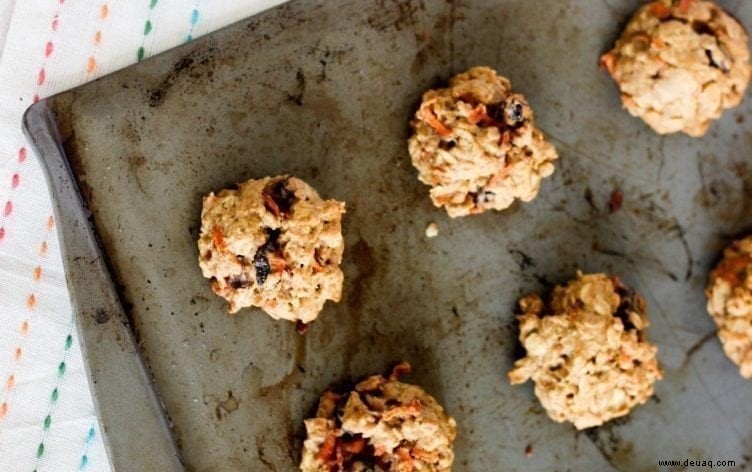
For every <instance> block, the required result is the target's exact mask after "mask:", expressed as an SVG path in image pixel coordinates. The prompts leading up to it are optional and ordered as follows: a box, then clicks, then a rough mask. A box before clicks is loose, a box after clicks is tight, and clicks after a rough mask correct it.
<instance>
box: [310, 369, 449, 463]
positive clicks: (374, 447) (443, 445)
mask: <svg viewBox="0 0 752 472" xmlns="http://www.w3.org/2000/svg"><path fill="white" fill-rule="evenodd" d="M409 371H410V364H408V363H406V362H403V363H401V364H398V365H397V366H396V367H395V368H394V369H393V370H392V373H391V374H390V375H389V376H388V377H384V376H382V375H374V376H371V377H368V378H366V379H365V380H363V381H361V382H360V383H358V384H357V385H356V386H355V388H354V389H353V390H351V391H349V392H326V393H324V395H323V396H322V397H321V400H320V401H319V406H318V411H317V412H316V417H315V418H309V419H307V420H305V428H306V432H307V437H306V440H305V442H304V443H303V459H302V461H301V463H300V470H302V471H303V472H335V471H348V472H350V471H352V472H366V471H372V472H411V471H415V472H418V471H423V472H449V471H451V470H452V462H453V460H454V452H453V450H452V443H453V442H454V439H455V437H456V435H457V426H456V423H455V421H454V419H453V418H451V417H450V416H448V415H447V414H446V413H445V412H444V409H443V408H442V407H441V405H439V403H438V402H437V401H436V400H435V399H434V398H433V397H432V396H430V395H429V394H427V393H426V392H425V391H424V390H423V389H422V388H420V387H418V386H416V385H411V384H407V383H403V382H400V381H399V380H398V377H399V375H400V374H403V373H407V372H409Z"/></svg>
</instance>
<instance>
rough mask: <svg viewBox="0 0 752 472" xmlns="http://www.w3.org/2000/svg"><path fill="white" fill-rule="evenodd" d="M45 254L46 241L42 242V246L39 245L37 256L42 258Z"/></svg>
mask: <svg viewBox="0 0 752 472" xmlns="http://www.w3.org/2000/svg"><path fill="white" fill-rule="evenodd" d="M45 254H47V241H43V242H42V244H40V245H39V255H40V256H44V255H45Z"/></svg>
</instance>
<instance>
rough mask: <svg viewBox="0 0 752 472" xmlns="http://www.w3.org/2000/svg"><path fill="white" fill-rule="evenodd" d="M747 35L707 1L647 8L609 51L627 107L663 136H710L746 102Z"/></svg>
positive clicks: (668, 1)
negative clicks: (727, 114) (712, 126)
mask: <svg viewBox="0 0 752 472" xmlns="http://www.w3.org/2000/svg"><path fill="white" fill-rule="evenodd" d="M747 41H748V40H747V33H746V32H745V30H744V28H743V27H742V26H741V25H740V24H739V22H738V21H736V19H734V18H733V17H732V16H731V15H729V14H728V13H727V12H725V11H724V10H723V9H721V8H720V7H718V6H717V5H715V4H714V3H713V2H710V1H705V0H659V1H654V2H650V3H648V4H646V5H644V6H643V7H641V8H640V9H639V10H637V12H636V13H635V15H634V17H633V18H632V19H631V21H630V22H629V24H627V26H626V28H625V29H624V31H623V33H622V34H621V37H620V38H619V39H618V40H617V42H616V45H615V46H614V48H613V49H612V50H611V51H610V52H608V53H606V54H605V55H603V57H602V58H601V65H602V66H603V67H604V68H605V69H606V70H608V72H609V73H610V74H611V76H612V77H613V79H614V81H615V82H616V84H617V85H618V87H619V89H620V91H621V100H622V104H623V105H624V107H625V108H626V109H627V111H629V113H631V114H632V115H634V116H636V117H639V118H642V119H643V120H644V121H645V122H646V123H647V124H648V125H649V126H650V127H651V128H653V129H654V130H655V131H656V132H657V133H659V134H668V133H676V132H679V131H681V132H684V133H686V134H688V135H689V136H694V137H699V136H703V135H704V134H705V132H706V131H707V130H708V127H709V126H710V124H711V122H712V121H713V120H716V119H718V118H720V116H721V114H722V113H723V111H724V110H725V109H727V108H732V107H735V106H737V105H739V103H741V101H742V99H743V97H744V93H745V90H746V89H747V85H748V84H749V80H750V64H749V48H748V46H747Z"/></svg>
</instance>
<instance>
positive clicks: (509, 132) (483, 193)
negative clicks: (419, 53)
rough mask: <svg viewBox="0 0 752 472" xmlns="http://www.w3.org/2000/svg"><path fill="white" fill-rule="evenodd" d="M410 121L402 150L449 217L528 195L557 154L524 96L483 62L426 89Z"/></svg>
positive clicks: (532, 193)
mask: <svg viewBox="0 0 752 472" xmlns="http://www.w3.org/2000/svg"><path fill="white" fill-rule="evenodd" d="M412 127H413V130H414V133H413V135H412V136H411V137H410V139H409V141H408V150H409V152H410V157H411V159H412V163H413V165H414V166H415V168H416V169H418V178H419V179H420V181H421V182H423V183H425V184H427V185H430V186H431V191H430V196H431V200H432V201H433V204H434V205H435V206H437V207H444V209H445V210H446V211H447V213H448V214H449V216H451V217H457V216H465V215H470V214H476V213H482V212H484V211H486V210H503V209H505V208H507V207H509V206H510V205H511V204H512V203H513V202H514V200H515V199H520V200H522V201H530V200H532V199H533V198H535V196H536V195H537V194H538V190H539V188H540V183H541V180H542V179H543V178H545V177H548V176H549V175H551V174H552V173H553V171H554V165H553V161H555V160H556V159H557V157H558V156H557V154H556V149H555V148H554V147H553V145H551V144H550V143H549V142H548V141H546V139H545V137H544V136H543V133H542V132H541V131H540V130H539V129H538V128H537V126H536V125H535V120H534V119H533V112H532V109H531V108H530V106H529V105H528V103H527V100H525V97H523V96H522V95H520V94H515V93H512V90H511V84H510V82H509V81H508V80H507V79H506V78H504V77H502V76H500V75H497V74H496V72H495V71H494V70H493V69H489V68H488V67H473V68H472V69H470V70H468V71H467V72H464V73H462V74H458V75H456V76H455V77H453V78H452V80H451V81H450V83H449V87H448V88H443V89H437V90H429V91H428V92H426V93H425V94H424V95H423V101H422V103H421V105H420V108H419V109H418V111H417V112H416V113H415V120H413V122H412Z"/></svg>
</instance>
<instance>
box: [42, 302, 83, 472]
mask: <svg viewBox="0 0 752 472" xmlns="http://www.w3.org/2000/svg"><path fill="white" fill-rule="evenodd" d="M71 346H73V316H71V320H70V322H69V323H68V335H67V336H66V337H65V341H64V342H63V355H62V360H61V361H60V363H59V364H58V365H57V368H56V370H57V381H56V382H55V386H54V387H53V389H52V392H50V397H49V407H48V409H47V415H46V416H45V417H44V420H43V421H42V431H41V433H40V436H41V438H40V439H39V445H38V446H37V450H36V465H35V466H34V472H37V469H38V468H39V464H40V463H41V461H42V459H44V457H45V453H46V450H45V449H46V448H45V440H46V439H47V435H48V433H49V431H50V428H51V427H52V420H53V416H54V414H55V410H56V409H57V405H58V400H59V398H60V385H61V384H62V383H63V380H65V372H66V371H67V369H68V365H67V364H66V362H67V361H68V354H69V353H70V350H71Z"/></svg>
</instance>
